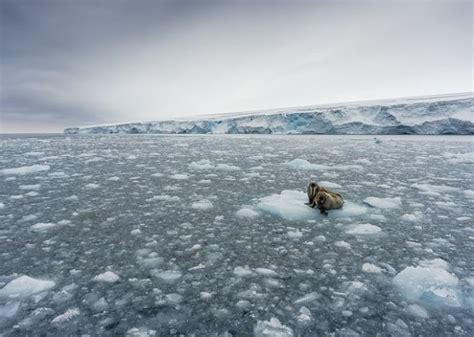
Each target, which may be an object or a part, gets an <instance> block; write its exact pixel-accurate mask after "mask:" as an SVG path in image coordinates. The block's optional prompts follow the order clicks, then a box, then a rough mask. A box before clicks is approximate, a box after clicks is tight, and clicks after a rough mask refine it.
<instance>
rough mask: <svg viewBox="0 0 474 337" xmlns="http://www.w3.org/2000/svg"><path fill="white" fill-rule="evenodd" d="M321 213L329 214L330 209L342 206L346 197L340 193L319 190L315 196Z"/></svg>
mask: <svg viewBox="0 0 474 337" xmlns="http://www.w3.org/2000/svg"><path fill="white" fill-rule="evenodd" d="M314 199H315V200H316V203H317V204H318V208H319V211H320V212H321V214H324V215H328V212H327V211H328V210H330V209H338V208H342V205H343V204H344V198H343V197H342V195H340V194H339V193H328V192H319V193H318V194H316V197H315V198H314Z"/></svg>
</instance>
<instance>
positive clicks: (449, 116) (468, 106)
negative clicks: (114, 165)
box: [64, 93, 474, 135]
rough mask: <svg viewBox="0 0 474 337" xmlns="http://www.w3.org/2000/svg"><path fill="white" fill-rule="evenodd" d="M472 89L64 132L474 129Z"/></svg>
mask: <svg viewBox="0 0 474 337" xmlns="http://www.w3.org/2000/svg"><path fill="white" fill-rule="evenodd" d="M473 102H474V96H473V93H462V94H451V95H437V96H426V97H412V98H399V99H391V100H378V101H369V102H353V103H340V104H326V105H318V106H309V107H299V108H284V109H276V110H265V111H251V112H240V113H230V114H219V115H206V116H197V117H192V118H189V119H176V120H164V121H154V122H134V123H122V124H110V125H96V126H84V127H74V128H67V129H65V130H64V132H65V133H66V134H115V133H129V134H138V133H149V134H206V133H212V134H420V135H442V134H452V135H472V134H474V113H473Z"/></svg>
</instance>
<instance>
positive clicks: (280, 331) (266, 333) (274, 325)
mask: <svg viewBox="0 0 474 337" xmlns="http://www.w3.org/2000/svg"><path fill="white" fill-rule="evenodd" d="M253 334H254V336H255V337H293V336H294V333H293V330H292V329H291V328H289V327H287V326H285V325H283V324H281V323H280V321H279V320H278V319H277V318H270V320H269V321H257V325H255V327H254V329H253Z"/></svg>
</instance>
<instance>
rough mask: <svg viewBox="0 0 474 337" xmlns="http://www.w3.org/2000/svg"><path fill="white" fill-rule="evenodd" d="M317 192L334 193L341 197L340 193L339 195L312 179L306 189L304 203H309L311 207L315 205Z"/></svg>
mask: <svg viewBox="0 0 474 337" xmlns="http://www.w3.org/2000/svg"><path fill="white" fill-rule="evenodd" d="M319 192H326V193H330V194H335V195H337V196H339V197H341V198H342V195H340V194H339V193H337V192H333V191H330V190H328V189H327V188H325V187H323V186H319V185H318V184H317V183H315V182H313V181H312V182H310V183H309V185H308V188H307V189H306V193H307V194H308V202H305V205H309V207H312V208H314V207H316V205H317V200H316V195H317V194H318V193H319Z"/></svg>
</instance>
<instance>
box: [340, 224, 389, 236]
mask: <svg viewBox="0 0 474 337" xmlns="http://www.w3.org/2000/svg"><path fill="white" fill-rule="evenodd" d="M380 231H382V229H381V228H380V227H379V226H375V225H372V224H370V223H365V224H360V225H352V226H349V227H348V229H347V230H346V233H347V234H355V235H369V234H377V233H379V232H380Z"/></svg>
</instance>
